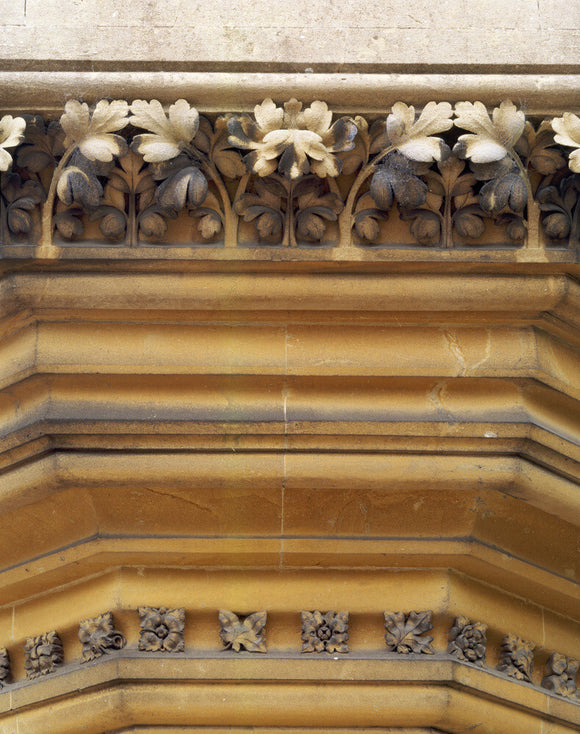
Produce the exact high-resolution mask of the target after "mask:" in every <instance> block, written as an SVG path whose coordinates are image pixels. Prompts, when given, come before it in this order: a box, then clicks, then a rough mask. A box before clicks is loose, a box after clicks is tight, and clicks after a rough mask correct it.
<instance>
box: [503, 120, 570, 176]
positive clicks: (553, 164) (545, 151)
mask: <svg viewBox="0 0 580 734" xmlns="http://www.w3.org/2000/svg"><path fill="white" fill-rule="evenodd" d="M554 144H555V140H554V131H553V129H552V125H551V123H550V121H549V120H543V122H541V123H540V126H539V127H538V130H537V131H535V130H534V126H533V125H532V123H531V122H526V126H525V128H524V134H523V135H522V137H521V138H520V139H519V140H518V142H517V143H516V146H515V150H516V152H517V153H518V155H520V156H521V158H523V159H524V160H527V161H528V163H529V164H530V165H531V166H532V167H533V168H535V170H536V171H538V173H541V174H542V175H544V176H549V175H551V174H553V173H556V171H558V170H559V169H560V168H564V166H565V165H566V160H565V158H564V156H563V155H561V153H560V152H559V151H558V150H557V148H554V147H552V146H553V145H554Z"/></svg>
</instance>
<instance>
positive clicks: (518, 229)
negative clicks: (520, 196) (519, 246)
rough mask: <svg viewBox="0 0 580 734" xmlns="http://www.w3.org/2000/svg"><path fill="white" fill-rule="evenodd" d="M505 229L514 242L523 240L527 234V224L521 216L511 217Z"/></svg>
mask: <svg viewBox="0 0 580 734" xmlns="http://www.w3.org/2000/svg"><path fill="white" fill-rule="evenodd" d="M505 231H506V233H507V236H508V237H509V238H510V240H511V241H512V242H522V241H523V239H524V238H525V236H526V225H525V224H524V222H523V220H522V219H521V217H511V218H510V221H509V222H508V224H507V227H506V230H505Z"/></svg>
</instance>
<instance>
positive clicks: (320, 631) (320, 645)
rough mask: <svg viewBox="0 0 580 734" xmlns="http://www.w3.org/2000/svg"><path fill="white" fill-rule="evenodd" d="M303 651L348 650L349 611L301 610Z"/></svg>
mask: <svg viewBox="0 0 580 734" xmlns="http://www.w3.org/2000/svg"><path fill="white" fill-rule="evenodd" d="M300 614H301V617H302V652H341V653H345V652H348V619H349V614H348V612H324V613H323V612H319V611H315V612H301V613H300Z"/></svg>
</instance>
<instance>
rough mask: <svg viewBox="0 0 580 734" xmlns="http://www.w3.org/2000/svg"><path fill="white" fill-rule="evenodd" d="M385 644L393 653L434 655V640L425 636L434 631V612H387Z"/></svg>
mask: <svg viewBox="0 0 580 734" xmlns="http://www.w3.org/2000/svg"><path fill="white" fill-rule="evenodd" d="M384 615H385V629H386V630H387V632H386V634H385V642H386V643H387V648H388V649H389V650H391V651H392V652H397V653H400V654H403V655H406V654H408V653H412V652H413V653H426V654H429V655H432V654H433V653H434V650H433V648H432V647H431V643H432V642H433V638H432V637H430V636H429V635H424V633H425V632H428V631H429V630H430V629H433V625H432V624H431V617H432V615H433V612H431V611H423V612H409V613H408V614H406V613H405V612H385V613H384Z"/></svg>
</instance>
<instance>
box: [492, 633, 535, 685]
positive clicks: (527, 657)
mask: <svg viewBox="0 0 580 734" xmlns="http://www.w3.org/2000/svg"><path fill="white" fill-rule="evenodd" d="M534 648H535V645H534V643H533V642H530V641H529V640H522V639H521V638H520V637H517V636H516V635H513V634H509V635H506V636H505V637H504V638H503V640H502V643H501V650H500V656H499V664H498V666H497V669H498V670H500V671H501V672H502V673H506V674H507V675H509V676H510V678H516V679H517V680H525V681H527V682H528V683H531V681H532V669H533V667H534V652H533V651H534Z"/></svg>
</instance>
